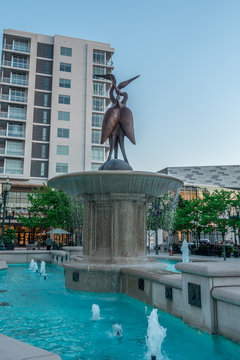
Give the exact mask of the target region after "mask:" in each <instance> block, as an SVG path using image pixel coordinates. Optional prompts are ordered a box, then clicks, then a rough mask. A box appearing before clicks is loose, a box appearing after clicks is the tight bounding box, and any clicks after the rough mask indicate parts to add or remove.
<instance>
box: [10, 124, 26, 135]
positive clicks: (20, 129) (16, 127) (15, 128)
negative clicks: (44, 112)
mask: <svg viewBox="0 0 240 360" xmlns="http://www.w3.org/2000/svg"><path fill="white" fill-rule="evenodd" d="M7 134H8V136H14V137H24V136H25V132H24V125H23V124H15V123H8V131H7Z"/></svg>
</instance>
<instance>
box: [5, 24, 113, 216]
mask: <svg viewBox="0 0 240 360" xmlns="http://www.w3.org/2000/svg"><path fill="white" fill-rule="evenodd" d="M113 52H114V50H113V49H112V48H111V46H110V45H109V44H105V43H100V42H95V41H88V40H82V39H77V38H71V37H65V36H60V35H54V36H47V35H41V34H33V33H29V32H23V31H17V30H10V29H7V30H4V31H3V43H2V54H1V68H0V183H1V182H3V181H4V180H5V179H6V178H7V177H9V178H10V181H11V183H12V190H11V192H10V194H9V199H8V203H9V206H10V207H15V208H17V209H21V208H24V207H27V203H28V201H27V192H29V191H31V189H32V188H33V187H36V186H39V185H42V184H43V183H47V181H48V179H49V178H52V177H54V176H56V175H60V174H64V173H68V172H76V171H85V170H96V169H98V168H99V166H100V165H101V164H102V163H103V162H104V161H105V159H106V153H107V151H108V148H109V147H108V144H103V145H101V144H100V137H101V125H102V120H103V116H104V112H105V110H106V108H107V106H108V104H109V103H110V99H109V95H108V90H109V88H110V86H111V83H110V82H109V81H107V80H104V79H102V80H101V79H98V78H95V75H97V74H106V73H111V72H112V69H113V63H112V55H113Z"/></svg>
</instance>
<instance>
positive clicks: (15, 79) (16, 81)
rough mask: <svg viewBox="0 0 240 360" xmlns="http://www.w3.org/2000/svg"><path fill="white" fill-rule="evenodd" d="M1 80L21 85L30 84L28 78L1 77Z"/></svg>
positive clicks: (5, 82)
mask: <svg viewBox="0 0 240 360" xmlns="http://www.w3.org/2000/svg"><path fill="white" fill-rule="evenodd" d="M0 82H2V83H4V84H12V85H21V86H28V80H27V79H25V78H23V79H21V78H12V79H11V78H7V77H0Z"/></svg>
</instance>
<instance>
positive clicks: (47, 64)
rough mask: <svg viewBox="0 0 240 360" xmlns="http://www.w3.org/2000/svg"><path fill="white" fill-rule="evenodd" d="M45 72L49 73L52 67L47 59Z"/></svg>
mask: <svg viewBox="0 0 240 360" xmlns="http://www.w3.org/2000/svg"><path fill="white" fill-rule="evenodd" d="M44 65H45V74H51V73H52V67H51V64H50V63H49V62H48V61H45V63H44Z"/></svg>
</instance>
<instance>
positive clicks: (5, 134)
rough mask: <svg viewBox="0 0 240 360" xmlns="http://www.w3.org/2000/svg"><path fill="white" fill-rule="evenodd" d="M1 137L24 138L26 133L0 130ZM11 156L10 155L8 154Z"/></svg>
mask: <svg viewBox="0 0 240 360" xmlns="http://www.w3.org/2000/svg"><path fill="white" fill-rule="evenodd" d="M0 136H1V137H17V138H24V137H25V131H17V130H0ZM8 155H9V154H8Z"/></svg>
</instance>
